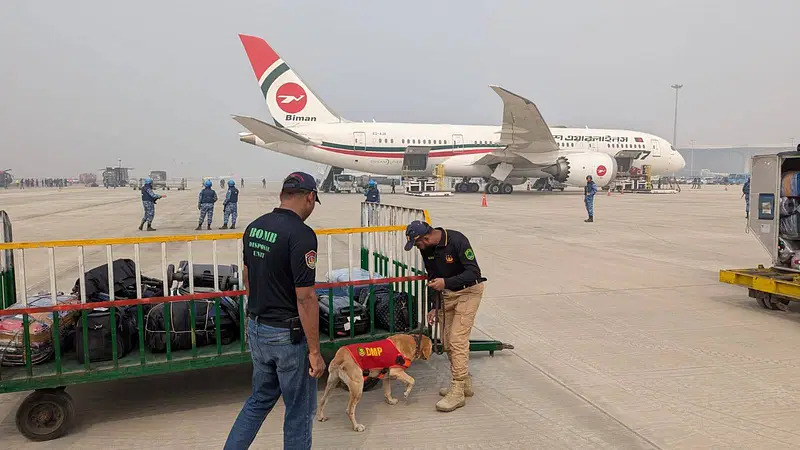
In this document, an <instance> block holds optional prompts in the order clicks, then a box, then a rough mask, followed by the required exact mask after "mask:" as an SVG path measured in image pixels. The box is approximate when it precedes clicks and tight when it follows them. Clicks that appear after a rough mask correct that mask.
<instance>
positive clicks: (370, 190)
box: [364, 180, 381, 203]
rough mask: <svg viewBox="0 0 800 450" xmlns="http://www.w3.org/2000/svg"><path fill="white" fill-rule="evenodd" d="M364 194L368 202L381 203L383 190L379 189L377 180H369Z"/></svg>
mask: <svg viewBox="0 0 800 450" xmlns="http://www.w3.org/2000/svg"><path fill="white" fill-rule="evenodd" d="M364 196H366V197H367V200H366V201H367V203H380V202H381V191H379V190H378V183H376V182H375V180H369V185H368V186H367V190H366V191H364Z"/></svg>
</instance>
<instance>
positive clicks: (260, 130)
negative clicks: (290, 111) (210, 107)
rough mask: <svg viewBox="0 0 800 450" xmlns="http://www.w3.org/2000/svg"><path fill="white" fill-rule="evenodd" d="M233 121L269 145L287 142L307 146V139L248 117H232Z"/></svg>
mask: <svg viewBox="0 0 800 450" xmlns="http://www.w3.org/2000/svg"><path fill="white" fill-rule="evenodd" d="M233 120H235V121H237V122H239V123H240V124H242V126H243V127H245V128H247V129H248V130H250V132H251V133H253V134H254V135H256V136H258V138H259V139H261V140H262V141H264V142H265V143H267V144H269V143H272V142H288V143H290V144H307V143H308V142H310V141H309V140H308V138H306V137H305V136H303V135H300V134H297V133H295V132H294V131H291V130H288V129H286V128H278V127H276V126H274V125H270V124H268V123H266V122H263V121H261V120H258V119H256V118H253V117H248V116H233Z"/></svg>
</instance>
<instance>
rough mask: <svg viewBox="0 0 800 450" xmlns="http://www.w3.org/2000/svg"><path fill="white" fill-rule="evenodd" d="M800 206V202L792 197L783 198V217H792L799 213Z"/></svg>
mask: <svg viewBox="0 0 800 450" xmlns="http://www.w3.org/2000/svg"><path fill="white" fill-rule="evenodd" d="M798 206H800V201H798V199H796V198H792V197H782V198H781V217H786V216H791V215H792V214H794V213H796V212H797V207H798Z"/></svg>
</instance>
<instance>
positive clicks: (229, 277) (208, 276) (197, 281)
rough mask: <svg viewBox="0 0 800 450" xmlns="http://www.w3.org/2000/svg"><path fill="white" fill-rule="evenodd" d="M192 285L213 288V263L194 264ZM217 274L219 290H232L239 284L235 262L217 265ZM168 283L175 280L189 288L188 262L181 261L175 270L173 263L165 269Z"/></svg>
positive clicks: (181, 285) (237, 268)
mask: <svg viewBox="0 0 800 450" xmlns="http://www.w3.org/2000/svg"><path fill="white" fill-rule="evenodd" d="M192 270H193V271H194V287H196V288H197V287H204V288H213V287H214V265H213V264H194V265H193V267H192ZM217 273H218V275H219V289H220V290H221V291H229V290H234V289H236V288H237V287H238V286H239V267H238V266H236V264H231V265H222V264H218V265H217ZM167 278H168V280H167V281H168V283H169V284H170V285H171V284H172V283H171V282H172V280H177V281H178V282H179V286H180V287H183V288H186V289H188V288H189V262H188V261H181V262H180V263H178V269H177V271H176V270H175V269H174V266H173V265H170V266H169V267H168V269H167Z"/></svg>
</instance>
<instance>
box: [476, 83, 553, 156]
mask: <svg viewBox="0 0 800 450" xmlns="http://www.w3.org/2000/svg"><path fill="white" fill-rule="evenodd" d="M489 87H490V88H492V89H493V90H494V91H495V92H496V93H497V95H499V96H500V98H501V99H502V100H503V126H502V128H501V130H500V143H501V144H505V145H507V150H510V151H512V152H515V153H547V152H553V151H556V150H558V144H557V143H556V141H555V139H553V135H552V133H550V128H549V127H548V126H547V123H546V122H545V121H544V118H542V114H541V113H540V112H539V108H537V107H536V105H534V104H533V102H532V101H530V100H528V99H527V98H524V97H520V96H519V95H517V94H514V93H513V92H510V91H508V90H506V89H503V88H502V87H500V86H495V85H491V86H489Z"/></svg>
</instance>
